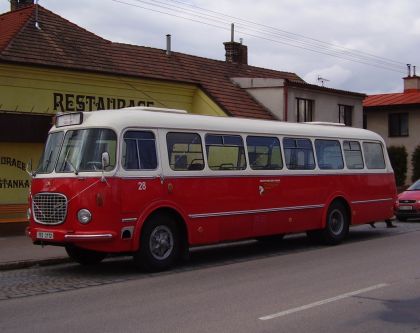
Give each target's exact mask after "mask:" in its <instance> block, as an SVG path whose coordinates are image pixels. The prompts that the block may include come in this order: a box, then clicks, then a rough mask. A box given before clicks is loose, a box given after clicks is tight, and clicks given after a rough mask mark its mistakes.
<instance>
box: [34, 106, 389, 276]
mask: <svg viewBox="0 0 420 333" xmlns="http://www.w3.org/2000/svg"><path fill="white" fill-rule="evenodd" d="M32 174H33V180H32V187H31V193H30V210H29V211H28V215H29V216H30V226H29V227H28V231H27V232H28V235H29V236H30V237H31V238H32V241H33V242H34V243H35V244H41V245H59V246H65V248H66V250H67V253H68V254H69V256H70V257H71V258H73V259H74V260H76V261H77V262H79V263H82V264H91V263H97V262H99V261H101V260H102V259H103V258H104V257H105V256H106V254H109V253H132V254H133V256H134V260H135V263H137V264H139V265H142V266H144V267H146V268H148V269H154V270H160V269H165V268H168V267H170V266H171V265H173V264H174V263H175V262H176V261H177V259H179V258H180V257H182V256H183V254H185V253H188V252H187V251H188V248H189V247H192V246H198V245H203V244H215V243H219V242H225V241H234V240H240V239H247V238H264V237H274V236H275V237H278V238H280V237H282V236H283V235H285V234H290V233H299V232H307V234H308V235H309V236H310V237H312V238H317V239H319V240H322V241H323V242H324V243H327V244H338V243H340V242H341V241H342V240H343V239H344V238H345V237H346V235H347V234H348V230H349V226H350V225H358V224H363V223H372V222H375V221H383V220H385V219H389V218H391V217H392V216H393V205H394V202H395V199H396V188H395V182H394V174H393V170H392V167H391V165H390V162H389V158H388V156H387V152H386V149H385V145H384V142H383V140H382V138H381V137H380V136H379V135H377V134H375V133H373V132H370V131H367V130H363V129H358V128H352V127H344V126H334V125H332V124H330V125H328V124H321V123H319V124H296V123H284V122H279V121H266V120H251V119H238V118H221V117H211V116H201V115H192V114H186V112H185V111H177V110H169V109H157V108H141V107H137V108H127V109H120V110H106V111H96V112H85V113H84V112H80V113H65V114H61V115H58V116H57V117H56V123H55V126H53V128H52V129H51V130H50V133H49V136H48V140H47V143H46V146H45V150H44V153H43V156H42V158H41V161H40V164H39V167H38V169H37V170H36V171H34V172H33V173H32Z"/></svg>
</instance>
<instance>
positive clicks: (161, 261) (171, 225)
mask: <svg viewBox="0 0 420 333" xmlns="http://www.w3.org/2000/svg"><path fill="white" fill-rule="evenodd" d="M180 249H181V244H180V235H179V229H178V227H177V223H176V221H175V220H174V219H173V218H171V216H169V215H166V214H157V215H154V216H152V217H151V218H150V219H149V220H147V221H146V223H145V225H144V227H143V230H142V234H141V238H140V248H139V250H138V251H137V252H136V253H135V254H134V263H135V264H136V265H137V266H139V267H141V268H143V269H145V270H147V271H163V270H166V269H168V268H170V267H172V266H173V265H175V263H176V262H177V261H178V259H179V258H180V253H181V251H180Z"/></svg>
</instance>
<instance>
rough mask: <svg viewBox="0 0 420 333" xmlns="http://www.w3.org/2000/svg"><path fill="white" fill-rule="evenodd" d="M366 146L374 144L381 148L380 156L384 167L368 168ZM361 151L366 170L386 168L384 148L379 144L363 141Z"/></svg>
mask: <svg viewBox="0 0 420 333" xmlns="http://www.w3.org/2000/svg"><path fill="white" fill-rule="evenodd" d="M368 144H375V145H379V147H381V155H382V160H383V162H384V166H383V168H372V167H369V159H368V158H367V156H368V154H366V150H365V145H368ZM362 149H363V157H364V161H365V167H366V169H367V170H385V169H386V168H387V162H386V160H385V154H384V146H383V144H382V143H381V142H377V141H363V142H362Z"/></svg>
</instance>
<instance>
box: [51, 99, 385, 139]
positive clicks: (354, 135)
mask: <svg viewBox="0 0 420 333" xmlns="http://www.w3.org/2000/svg"><path fill="white" fill-rule="evenodd" d="M85 127H106V128H112V129H114V130H115V131H116V132H121V131H123V130H124V129H125V128H136V127H138V128H165V129H173V130H185V131H215V132H226V133H249V134H269V135H282V136H283V135H288V136H309V137H324V138H348V139H362V140H379V141H383V140H382V138H381V136H380V135H378V134H377V133H374V132H372V131H369V130H365V129H361V128H355V127H347V126H336V125H335V124H334V123H330V124H328V123H314V124H310V123H288V122H283V121H273V120H257V119H248V118H237V117H217V116H204V115H195V114H191V113H185V112H184V111H183V110H174V109H159V108H155V107H154V108H148V107H135V108H124V109H117V110H101V111H92V112H83V123H82V124H81V125H73V126H68V127H67V129H70V128H71V129H76V128H77V129H78V128H85ZM56 129H57V128H56V127H53V128H52V129H51V131H55V130H56ZM60 129H62V128H60Z"/></svg>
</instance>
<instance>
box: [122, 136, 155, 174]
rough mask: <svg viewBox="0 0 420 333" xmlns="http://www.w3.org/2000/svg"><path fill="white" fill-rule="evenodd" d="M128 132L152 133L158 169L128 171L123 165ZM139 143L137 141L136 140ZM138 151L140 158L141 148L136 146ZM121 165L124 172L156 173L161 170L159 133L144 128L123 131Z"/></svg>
mask: <svg viewBox="0 0 420 333" xmlns="http://www.w3.org/2000/svg"><path fill="white" fill-rule="evenodd" d="M128 132H149V133H152V134H153V136H154V142H155V155H156V168H155V169H141V168H139V169H126V168H125V167H124V164H123V151H124V144H125V135H126V134H127V133H128ZM136 141H137V140H136ZM136 150H137V154H138V155H137V157H139V147H138V145H137V144H136ZM139 161H140V160H139ZM120 163H121V168H122V170H124V171H127V172H149V171H156V170H158V169H159V168H160V159H159V146H158V136H157V133H156V132H155V131H153V130H151V129H142V128H127V129H125V130H124V131H123V133H122V136H121V156H120Z"/></svg>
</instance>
